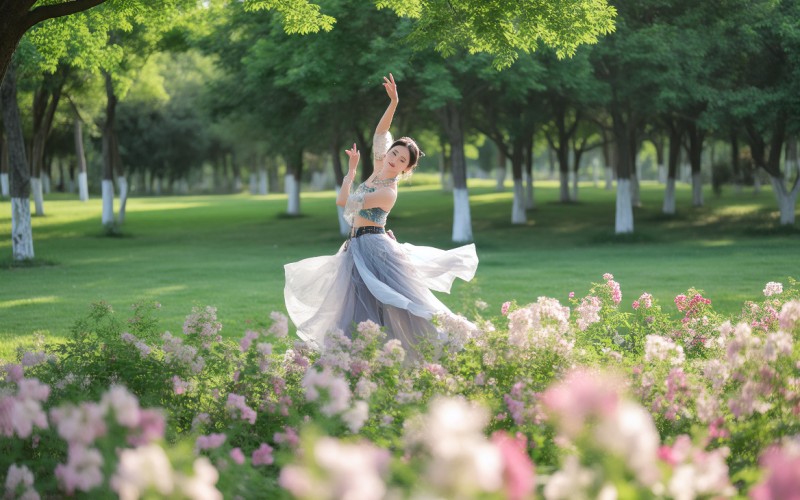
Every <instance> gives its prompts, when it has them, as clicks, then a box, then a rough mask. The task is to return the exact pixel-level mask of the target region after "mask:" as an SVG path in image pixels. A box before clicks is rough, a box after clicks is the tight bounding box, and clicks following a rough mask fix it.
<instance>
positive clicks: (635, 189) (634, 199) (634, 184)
mask: <svg viewBox="0 0 800 500" xmlns="http://www.w3.org/2000/svg"><path fill="white" fill-rule="evenodd" d="M629 182H630V185H631V206H633V207H641V206H642V200H641V198H640V197H639V176H637V175H634V176H633V177H631V178H630V181H629Z"/></svg>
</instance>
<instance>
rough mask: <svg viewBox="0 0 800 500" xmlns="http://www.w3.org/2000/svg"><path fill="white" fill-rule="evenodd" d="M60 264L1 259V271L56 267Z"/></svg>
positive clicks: (44, 260)
mask: <svg viewBox="0 0 800 500" xmlns="http://www.w3.org/2000/svg"><path fill="white" fill-rule="evenodd" d="M57 265H58V262H56V261H53V260H48V259H23V260H15V259H0V269H5V270H9V271H13V270H14V269H28V268H32V267H55V266H57Z"/></svg>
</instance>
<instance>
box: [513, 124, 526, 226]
mask: <svg viewBox="0 0 800 500" xmlns="http://www.w3.org/2000/svg"><path fill="white" fill-rule="evenodd" d="M513 148H514V149H513V152H512V154H511V171H512V173H513V176H514V202H513V204H512V208H511V223H512V224H525V223H526V222H528V218H527V217H526V215H525V189H524V187H523V185H522V160H523V158H522V154H523V153H522V152H523V143H522V140H520V139H519V138H515V139H514V145H513Z"/></svg>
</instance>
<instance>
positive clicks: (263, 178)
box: [258, 168, 294, 195]
mask: <svg viewBox="0 0 800 500" xmlns="http://www.w3.org/2000/svg"><path fill="white" fill-rule="evenodd" d="M292 179H294V177H292ZM268 192H269V182H268V181H267V170H266V169H264V168H261V169H259V170H258V194H260V195H266V194H267V193H268Z"/></svg>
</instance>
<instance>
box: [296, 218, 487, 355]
mask: <svg viewBox="0 0 800 500" xmlns="http://www.w3.org/2000/svg"><path fill="white" fill-rule="evenodd" d="M284 268H285V271H286V287H285V288H284V297H285V299H286V309H287V310H288V312H289V317H290V318H291V319H292V322H293V323H294V324H295V326H296V327H297V334H298V335H299V336H300V338H302V339H303V340H305V341H306V342H309V343H311V344H312V345H314V346H315V347H316V348H318V349H320V348H322V347H323V346H324V345H325V335H326V334H327V333H328V332H331V331H334V330H336V329H338V330H341V331H342V332H344V333H345V334H347V335H351V333H352V331H353V330H354V328H355V325H357V324H358V323H360V322H362V321H366V320H371V321H374V322H375V323H377V324H379V325H381V326H383V327H384V330H385V331H386V333H387V336H388V338H389V339H398V340H399V341H400V342H401V343H402V345H403V347H404V348H405V349H406V351H407V352H408V354H409V355H410V357H411V358H416V357H417V356H416V349H415V346H416V345H417V344H419V342H421V341H423V340H431V341H435V340H436V339H437V338H438V332H437V330H436V327H435V326H434V325H433V324H432V323H431V319H432V317H433V316H434V315H435V314H437V313H439V312H449V309H448V308H447V306H445V305H444V304H443V303H442V302H441V301H440V300H439V299H437V298H436V296H434V295H433V293H431V290H436V291H439V292H447V293H449V292H450V287H451V286H452V284H453V281H454V280H455V278H461V279H463V280H465V281H469V280H471V279H472V278H473V276H475V271H476V269H477V268H478V256H477V254H476V253H475V245H473V244H470V245H465V246H462V247H458V248H454V249H452V250H440V249H438V248H432V247H424V246H415V245H411V244H408V243H403V244H399V243H397V242H396V241H395V240H393V239H392V238H390V237H389V236H387V235H385V234H365V235H363V236H360V237H358V238H352V239H350V240H348V242H346V243H345V244H344V245H342V247H341V248H340V249H339V251H338V252H337V253H336V255H329V256H322V257H312V258H309V259H305V260H301V261H299V262H294V263H291V264H286V265H285V266H284Z"/></svg>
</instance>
